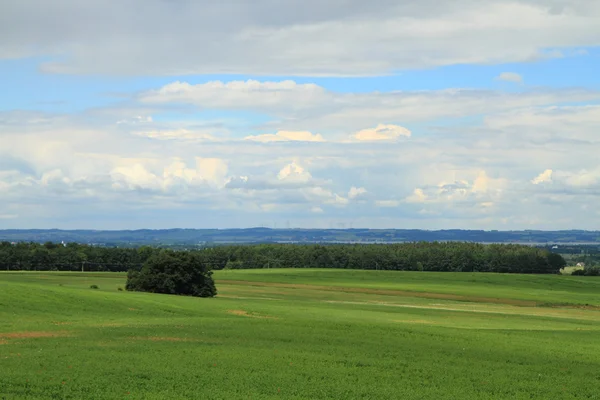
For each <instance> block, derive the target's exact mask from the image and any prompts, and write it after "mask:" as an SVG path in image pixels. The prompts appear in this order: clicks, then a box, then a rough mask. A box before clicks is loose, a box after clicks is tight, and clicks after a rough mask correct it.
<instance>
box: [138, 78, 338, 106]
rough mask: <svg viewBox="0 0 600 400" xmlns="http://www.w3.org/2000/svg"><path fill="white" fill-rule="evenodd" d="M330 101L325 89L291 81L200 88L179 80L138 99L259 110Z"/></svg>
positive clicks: (198, 85) (212, 85)
mask: <svg viewBox="0 0 600 400" xmlns="http://www.w3.org/2000/svg"><path fill="white" fill-rule="evenodd" d="M328 98H329V96H328V95H327V92H326V91H325V89H323V88H322V87H320V86H318V85H315V84H312V83H306V84H298V83H296V82H294V81H291V80H285V81H279V82H271V81H267V82H259V81H257V80H247V81H230V82H221V81H211V82H207V83H201V84H197V85H191V84H189V83H187V82H179V81H177V82H173V83H170V84H167V85H165V86H163V87H161V88H160V89H157V90H151V91H147V92H144V93H141V94H140V95H139V100H140V101H142V102H143V103H147V104H164V103H182V104H194V105H197V106H200V107H210V108H215V109H256V110H264V109H272V110H278V109H289V110H302V109H304V108H307V107H314V106H313V103H315V102H323V101H326V100H327V99H328Z"/></svg>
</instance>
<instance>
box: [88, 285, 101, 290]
mask: <svg viewBox="0 0 600 400" xmlns="http://www.w3.org/2000/svg"><path fill="white" fill-rule="evenodd" d="M90 289H99V287H98V285H90Z"/></svg>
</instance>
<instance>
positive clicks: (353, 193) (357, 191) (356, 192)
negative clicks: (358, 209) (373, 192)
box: [348, 186, 368, 200]
mask: <svg viewBox="0 0 600 400" xmlns="http://www.w3.org/2000/svg"><path fill="white" fill-rule="evenodd" d="M367 193H368V192H367V189H365V188H363V187H355V186H352V187H351V188H350V191H349V192H348V198H349V199H350V200H354V199H360V198H363V197H365V195H366V194H367Z"/></svg>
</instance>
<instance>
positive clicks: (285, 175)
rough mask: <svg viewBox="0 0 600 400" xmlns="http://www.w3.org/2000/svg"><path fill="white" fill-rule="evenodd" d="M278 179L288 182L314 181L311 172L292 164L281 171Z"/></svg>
mask: <svg viewBox="0 0 600 400" xmlns="http://www.w3.org/2000/svg"><path fill="white" fill-rule="evenodd" d="M277 178H279V179H280V180H282V181H287V182H308V181H310V180H311V179H312V176H311V174H310V172H308V171H306V170H305V169H304V168H302V167H301V166H300V165H298V164H296V163H295V162H292V163H290V164H288V165H286V166H285V167H283V168H282V169H281V171H279V173H278V174H277Z"/></svg>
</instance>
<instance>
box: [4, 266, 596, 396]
mask: <svg viewBox="0 0 600 400" xmlns="http://www.w3.org/2000/svg"><path fill="white" fill-rule="evenodd" d="M214 277H215V281H216V284H217V289H218V292H219V293H218V296H217V297H215V298H208V299H200V298H190V297H180V296H169V295H156V294H148V293H133V292H126V291H123V290H119V288H124V287H125V274H123V273H92V272H89V273H69V272H43V273H42V272H3V273H0V399H3V400H4V399H11V400H12V399H227V400H230V399H600V278H595V277H577V276H561V275H518V274H510V275H502V274H491V273H489V274H488V273H450V272H448V273H435V272H397V271H357V270H339V269H337V270H316V269H262V270H231V271H217V272H216V273H215V275H214ZM91 285H97V286H98V289H91V288H90V286H91Z"/></svg>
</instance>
